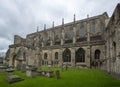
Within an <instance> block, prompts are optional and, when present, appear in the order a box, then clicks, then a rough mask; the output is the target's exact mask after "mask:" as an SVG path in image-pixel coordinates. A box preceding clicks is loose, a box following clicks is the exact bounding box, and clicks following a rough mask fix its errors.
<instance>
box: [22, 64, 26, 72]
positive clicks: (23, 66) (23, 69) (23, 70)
mask: <svg viewBox="0 0 120 87" xmlns="http://www.w3.org/2000/svg"><path fill="white" fill-rule="evenodd" d="M21 71H22V72H26V64H22V66H21Z"/></svg>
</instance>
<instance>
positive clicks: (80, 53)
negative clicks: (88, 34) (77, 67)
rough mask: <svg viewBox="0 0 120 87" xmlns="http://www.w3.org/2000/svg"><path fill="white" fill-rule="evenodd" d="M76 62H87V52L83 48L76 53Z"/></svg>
mask: <svg viewBox="0 0 120 87" xmlns="http://www.w3.org/2000/svg"><path fill="white" fill-rule="evenodd" d="M76 62H85V50H84V49H83V48H79V49H78V50H77V51H76Z"/></svg>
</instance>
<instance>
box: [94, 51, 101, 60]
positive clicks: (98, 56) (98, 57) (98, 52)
mask: <svg viewBox="0 0 120 87" xmlns="http://www.w3.org/2000/svg"><path fill="white" fill-rule="evenodd" d="M100 53H101V51H100V50H99V49H96V50H95V53H94V59H100Z"/></svg>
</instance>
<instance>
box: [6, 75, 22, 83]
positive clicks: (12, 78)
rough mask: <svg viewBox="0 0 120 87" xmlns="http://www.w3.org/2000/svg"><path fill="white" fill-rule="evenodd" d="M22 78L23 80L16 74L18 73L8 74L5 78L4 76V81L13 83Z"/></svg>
mask: <svg viewBox="0 0 120 87" xmlns="http://www.w3.org/2000/svg"><path fill="white" fill-rule="evenodd" d="M22 80H24V79H23V78H21V77H20V76H18V75H9V76H7V78H6V81H7V82H8V83H15V82H19V81H22Z"/></svg>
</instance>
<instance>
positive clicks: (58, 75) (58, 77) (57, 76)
mask: <svg viewBox="0 0 120 87" xmlns="http://www.w3.org/2000/svg"><path fill="white" fill-rule="evenodd" d="M55 74H56V78H57V79H60V71H59V70H57V71H56V72H55Z"/></svg>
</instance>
